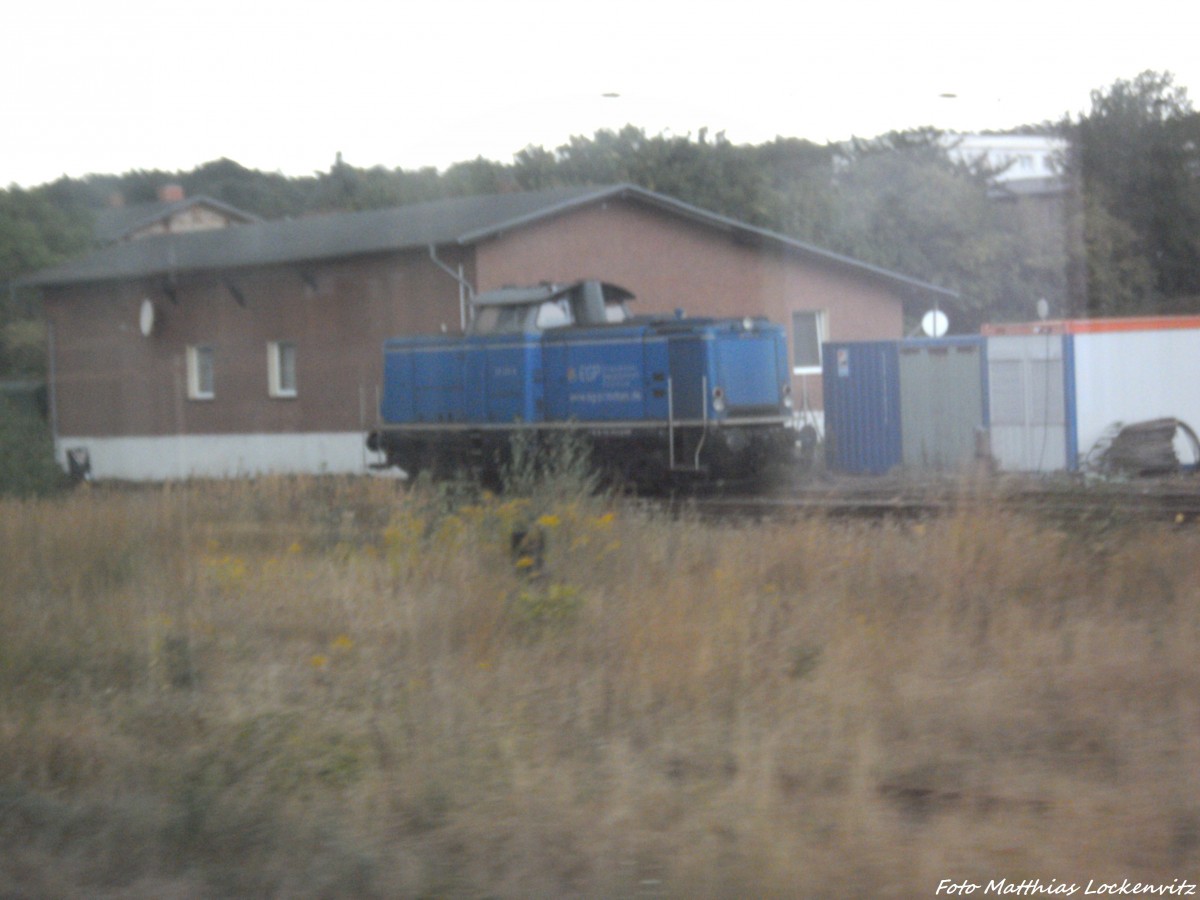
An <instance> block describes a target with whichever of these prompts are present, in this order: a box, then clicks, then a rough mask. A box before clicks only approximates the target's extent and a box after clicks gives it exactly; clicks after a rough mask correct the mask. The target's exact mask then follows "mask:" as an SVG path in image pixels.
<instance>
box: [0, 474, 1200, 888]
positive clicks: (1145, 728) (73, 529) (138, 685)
mask: <svg viewBox="0 0 1200 900" xmlns="http://www.w3.org/2000/svg"><path fill="white" fill-rule="evenodd" d="M986 509H987V508H986V507H984V510H985V511H979V510H978V509H977V508H975V507H972V508H971V509H967V508H964V509H963V511H961V512H959V513H955V514H951V515H948V516H944V517H942V518H938V519H935V520H929V521H924V522H916V523H913V522H907V523H903V522H895V521H893V522H884V523H874V524H870V523H839V522H833V521H827V520H823V519H820V518H814V519H812V520H808V521H803V522H799V523H794V524H788V525H753V526H751V525H732V524H714V523H705V522H702V521H700V520H698V519H695V518H692V517H689V516H686V515H685V516H682V517H679V518H669V517H667V516H665V515H662V514H660V513H656V512H654V511H652V510H648V509H644V508H639V507H637V506H633V505H625V504H616V503H609V502H607V501H604V500H600V499H595V498H589V497H587V496H584V495H582V494H581V493H579V492H572V491H569V490H562V489H561V486H559V489H557V490H542V491H536V490H535V491H534V492H533V493H532V494H531V495H530V496H529V497H525V498H513V497H490V496H483V497H470V496H466V495H461V496H460V495H456V494H454V493H453V492H448V491H446V490H441V491H437V490H433V489H428V488H420V489H416V490H411V489H405V488H404V487H402V486H400V485H397V484H394V483H391V482H382V481H372V480H338V479H317V480H298V479H279V480H271V479H265V480H260V481H257V482H253V483H249V482H235V483H220V484H205V485H191V486H173V487H163V488H158V489H145V490H137V491H118V490H96V489H92V490H87V489H84V490H81V491H78V492H76V493H74V494H72V495H70V496H66V497H62V498H58V499H52V500H44V501H37V502H34V501H25V502H22V501H3V502H0V598H2V599H0V747H2V752H0V847H2V848H3V852H0V895H3V896H30V897H38V896H89V897H105V896H109V897H118V896H119V897H155V898H158V897H179V898H190V897H210V896H267V895H272V896H289V897H322V896H367V897H370V896H380V897H397V896H403V897H443V896H456V897H457V896H463V897H531V896H545V897H551V896H553V897H560V896H590V897H638V896H662V897H747V896H789V897H790V896H807V897H844V896H852V895H857V896H895V897H921V896H932V895H933V893H934V891H935V890H936V887H937V885H938V883H939V881H940V880H941V879H943V878H955V879H959V880H961V879H964V878H965V879H970V880H974V881H980V880H984V881H986V880H989V879H993V878H1007V879H1009V880H1010V881H1014V880H1015V881H1020V880H1021V879H1024V878H1041V879H1043V881H1047V882H1048V881H1049V880H1050V879H1057V880H1058V881H1059V882H1064V881H1065V882H1070V881H1075V882H1080V883H1081V884H1085V883H1086V882H1087V880H1088V879H1096V880H1106V881H1111V880H1116V881H1120V880H1121V879H1122V878H1125V877H1129V878H1131V879H1135V880H1142V881H1153V882H1164V883H1167V884H1170V883H1171V882H1172V880H1173V879H1175V878H1181V877H1191V880H1193V881H1195V880H1197V879H1196V878H1195V877H1194V876H1195V875H1196V874H1197V870H1198V867H1200V782H1198V780H1197V778H1196V773H1197V772H1200V671H1198V668H1197V665H1196V649H1195V648H1196V646H1197V638H1198V637H1200V602H1198V601H1200V578H1198V575H1200V556H1198V553H1197V551H1198V549H1200V530H1198V529H1197V528H1196V526H1195V525H1194V524H1190V525H1183V526H1178V527H1168V526H1142V527H1140V528H1132V527H1129V528H1125V527H1121V526H1119V525H1110V526H1107V527H1089V529H1088V530H1087V531H1086V532H1084V531H1077V530H1076V531H1073V530H1069V529H1067V528H1064V527H1063V526H1061V525H1056V524H1054V523H1051V522H1048V521H1043V520H1039V519H1036V518H1033V517H1026V516H1021V515H1017V514H1011V513H1000V512H989V511H986ZM514 531H522V532H527V533H533V534H535V535H539V536H540V542H531V543H527V544H525V545H523V546H520V547H518V548H517V549H516V550H515V551H514V548H513V541H512V537H511V535H512V534H513V532H514ZM535 543H536V544H537V545H535Z"/></svg>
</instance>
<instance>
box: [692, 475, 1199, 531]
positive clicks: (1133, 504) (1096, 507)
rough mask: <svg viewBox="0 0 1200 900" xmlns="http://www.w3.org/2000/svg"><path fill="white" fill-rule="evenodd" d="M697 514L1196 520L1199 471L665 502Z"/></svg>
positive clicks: (871, 486)
mask: <svg viewBox="0 0 1200 900" xmlns="http://www.w3.org/2000/svg"><path fill="white" fill-rule="evenodd" d="M670 502H671V504H672V508H673V509H677V510H680V511H682V510H684V509H690V510H692V511H694V512H695V513H697V514H699V515H701V516H703V517H705V518H725V519H746V520H787V519H795V518H800V517H811V516H825V517H830V518H876V519H882V518H928V517H934V516H942V515H947V514H951V513H955V512H960V511H964V510H1004V511H1007V512H1018V513H1027V514H1031V515H1038V516H1043V517H1046V518H1051V519H1060V520H1063V521H1068V522H1070V521H1074V522H1086V521H1090V522H1097V523H1113V524H1117V523H1121V522H1129V523H1136V522H1154V521H1157V522H1168V523H1174V524H1184V523H1186V522H1196V521H1200V478H1196V477H1194V476H1193V477H1190V478H1179V479H1175V478H1172V479H1162V480H1145V481H1140V482H1125V483H1097V484H1087V483H1083V482H1070V483H1067V484H1059V483H1041V482H1037V481H1021V482H1016V483H1007V482H995V483H992V482H979V483H972V484H970V485H966V486H964V485H963V484H962V483H961V482H953V483H951V482H937V481H926V482H921V483H906V482H897V481H893V480H890V479H880V480H877V481H876V480H868V481H865V482H863V481H858V480H853V481H848V482H842V483H834V484H831V485H820V486H818V485H805V484H798V485H793V486H792V487H790V488H789V489H787V490H776V491H771V492H769V493H758V494H755V493H723V494H713V495H709V496H691V497H687V498H685V499H678V498H677V499H674V500H672V501H670Z"/></svg>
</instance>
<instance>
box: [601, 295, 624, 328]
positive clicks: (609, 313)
mask: <svg viewBox="0 0 1200 900" xmlns="http://www.w3.org/2000/svg"><path fill="white" fill-rule="evenodd" d="M628 318H629V307H628V306H626V305H625V301H624V300H608V301H606V302H605V304H604V321H606V322H609V323H614V324H615V323H617V322H624V321H626V320H628Z"/></svg>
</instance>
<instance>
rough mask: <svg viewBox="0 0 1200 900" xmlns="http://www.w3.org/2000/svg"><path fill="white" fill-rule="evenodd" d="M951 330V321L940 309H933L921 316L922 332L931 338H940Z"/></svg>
mask: <svg viewBox="0 0 1200 900" xmlns="http://www.w3.org/2000/svg"><path fill="white" fill-rule="evenodd" d="M949 328H950V320H949V319H947V318H946V314H945V313H944V312H942V311H941V310H940V309H931V310H930V311H929V312H927V313H925V315H923V316H921V330H922V331H923V332H925V333H926V334H927V335H929V336H930V337H935V338H939V337H941V336H942V335H943V334H945V333H946V331H947V329H949Z"/></svg>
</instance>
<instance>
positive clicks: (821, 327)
mask: <svg viewBox="0 0 1200 900" xmlns="http://www.w3.org/2000/svg"><path fill="white" fill-rule="evenodd" d="M801 316H806V317H807V316H811V317H812V319H811V321H812V323H813V325H812V327H813V329H814V330H815V332H816V334H815V335H813V337H815V338H816V341H817V362H816V365H812V364H808V365H800V364H798V363H797V361H796V353H797V351H798V350H799V341H797V340H796V325H797V319H798V318H799V317H801ZM790 337H791V344H792V374H794V375H819V374H821V360H822V359H823V358H824V353H825V342H826V341H828V340H829V311H828V310H824V309H795V310H792V332H791V335H790Z"/></svg>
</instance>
